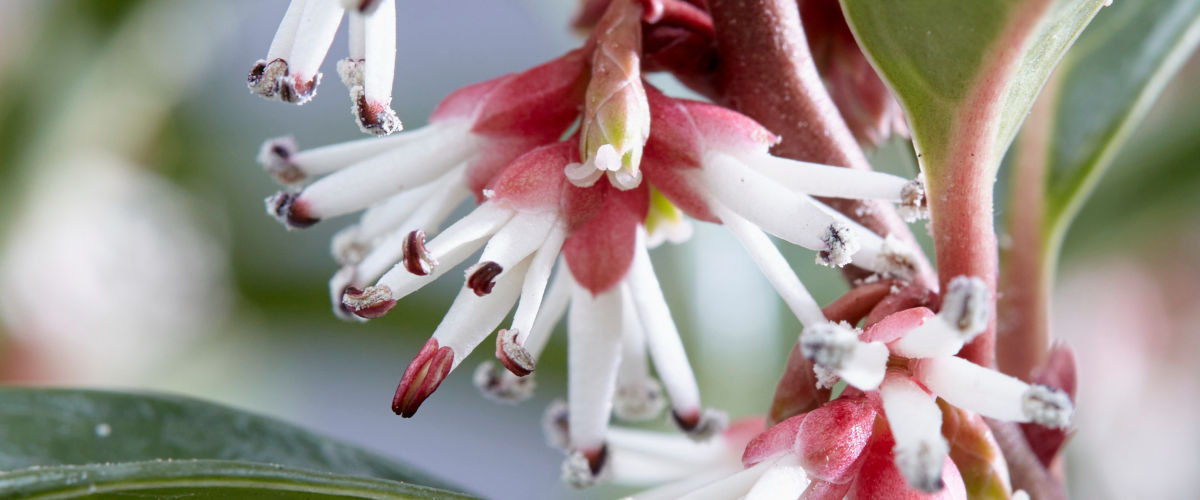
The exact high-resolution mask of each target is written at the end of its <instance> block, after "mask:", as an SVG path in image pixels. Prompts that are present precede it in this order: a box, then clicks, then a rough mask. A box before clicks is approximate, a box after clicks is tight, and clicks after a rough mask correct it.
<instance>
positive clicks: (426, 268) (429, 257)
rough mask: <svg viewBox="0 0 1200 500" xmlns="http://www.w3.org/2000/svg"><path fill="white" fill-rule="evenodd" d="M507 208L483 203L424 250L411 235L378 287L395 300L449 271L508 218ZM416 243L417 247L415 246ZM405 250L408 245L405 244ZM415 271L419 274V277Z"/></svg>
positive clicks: (422, 240) (510, 213)
mask: <svg viewBox="0 0 1200 500" xmlns="http://www.w3.org/2000/svg"><path fill="white" fill-rule="evenodd" d="M512 216H513V212H512V210H509V209H507V208H503V207H498V206H496V205H493V204H491V203H484V204H482V205H480V206H478V207H476V208H475V210H472V211H471V213H470V214H467V216H466V217H463V218H462V219H459V220H458V221H457V222H455V223H454V224H452V225H451V226H450V227H448V228H446V230H445V231H443V232H442V234H440V235H438V237H436V238H434V239H433V240H432V241H430V242H429V246H428V248H427V247H426V246H425V245H424V244H423V243H424V239H423V238H422V237H421V236H420V235H411V234H410V238H412V240H411V242H412V243H414V246H413V247H412V248H410V249H408V250H409V251H408V252H406V253H405V255H404V259H403V260H402V261H401V263H400V264H397V265H396V267H394V268H392V270H390V271H388V272H387V273H386V274H384V275H383V277H381V278H379V284H384V285H387V286H388V287H390V288H391V289H392V291H393V293H394V294H395V296H394V297H393V298H395V299H399V298H401V297H404V296H405V295H408V294H409V293H412V292H413V291H415V290H417V289H420V288H421V287H422V286H425V285H426V284H428V283H430V282H432V281H433V280H435V279H437V278H438V277H439V276H441V275H442V273H444V272H445V270H446V269H449V268H452V267H454V266H455V265H457V264H458V263H459V262H462V261H463V259H466V258H467V257H468V256H469V255H471V254H472V253H475V251H476V250H478V249H479V247H481V246H483V243H484V241H485V240H486V238H488V237H489V236H491V235H492V234H494V233H495V232H496V230H498V229H500V227H501V226H503V225H504V223H505V222H508V220H509V219H510V218H512ZM417 243H420V244H417ZM405 246H406V247H408V242H406V245H405ZM417 271H421V273H420V274H418V273H417Z"/></svg>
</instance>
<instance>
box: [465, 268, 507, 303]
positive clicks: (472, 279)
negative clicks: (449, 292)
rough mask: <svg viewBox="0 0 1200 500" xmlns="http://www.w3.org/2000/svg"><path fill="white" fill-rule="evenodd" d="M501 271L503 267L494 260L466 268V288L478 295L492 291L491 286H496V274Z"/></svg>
mask: <svg viewBox="0 0 1200 500" xmlns="http://www.w3.org/2000/svg"><path fill="white" fill-rule="evenodd" d="M503 271H504V268H503V267H502V266H500V264H497V263H495V262H491V261H488V262H480V263H478V264H475V265H474V266H471V267H469V268H467V288H470V289H471V290H472V291H473V292H475V295H478V296H480V297H482V296H484V295H487V294H489V293H492V287H495V286H496V281H495V279H496V276H499V275H500V273H501V272H503Z"/></svg>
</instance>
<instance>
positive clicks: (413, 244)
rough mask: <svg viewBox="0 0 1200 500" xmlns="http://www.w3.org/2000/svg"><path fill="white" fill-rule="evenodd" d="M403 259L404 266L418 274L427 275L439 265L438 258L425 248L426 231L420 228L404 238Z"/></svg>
mask: <svg viewBox="0 0 1200 500" xmlns="http://www.w3.org/2000/svg"><path fill="white" fill-rule="evenodd" d="M402 261H403V262H404V268H405V269H407V270H408V272H410V273H413V274H415V275H417V276H425V275H427V274H429V273H431V272H433V268H434V267H437V259H434V258H433V254H431V253H429V250H428V249H426V248H425V231H422V230H420V229H418V230H416V231H413V232H411V233H408V236H407V237H405V238H404V249H403V257H402Z"/></svg>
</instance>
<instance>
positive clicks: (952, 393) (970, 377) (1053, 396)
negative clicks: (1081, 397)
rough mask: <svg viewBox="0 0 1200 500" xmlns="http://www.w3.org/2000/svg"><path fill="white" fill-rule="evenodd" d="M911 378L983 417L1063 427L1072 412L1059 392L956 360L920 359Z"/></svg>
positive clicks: (963, 360) (1063, 395)
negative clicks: (913, 377)
mask: <svg viewBox="0 0 1200 500" xmlns="http://www.w3.org/2000/svg"><path fill="white" fill-rule="evenodd" d="M914 376H915V377H916V378H917V380H920V381H921V383H922V384H925V386H926V387H928V388H929V390H931V391H933V392H934V394H937V395H938V396H939V397H941V398H942V399H945V400H946V402H948V403H950V404H952V405H954V406H958V407H960V408H964V409H967V410H971V411H973V412H975V413H978V414H980V415H983V416H985V417H990V418H995V419H998V420H1008V421H1012V422H1037V423H1039V424H1042V425H1047V426H1050V427H1066V426H1067V425H1069V424H1070V419H1071V414H1072V413H1073V407H1072V404H1071V400H1070V399H1069V398H1067V396H1066V394H1064V393H1062V392H1061V391H1058V390H1056V389H1050V388H1048V387H1045V386H1030V385H1029V384H1026V383H1025V382H1022V381H1021V380H1020V379H1017V378H1015V377H1010V376H1008V375H1005V374H1003V373H1000V372H998V371H995V370H991V369H988V368H984V367H982V366H979V365H977V364H975V363H972V362H970V361H967V360H965V359H962V358H958V357H953V356H947V357H939V358H929V359H923V360H921V361H920V363H919V364H918V365H917V367H916V370H915V374H914Z"/></svg>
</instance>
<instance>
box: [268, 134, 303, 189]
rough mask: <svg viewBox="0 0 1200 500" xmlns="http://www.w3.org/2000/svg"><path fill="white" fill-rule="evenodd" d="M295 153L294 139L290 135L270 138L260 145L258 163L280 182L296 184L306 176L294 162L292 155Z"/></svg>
mask: <svg viewBox="0 0 1200 500" xmlns="http://www.w3.org/2000/svg"><path fill="white" fill-rule="evenodd" d="M295 154H296V140H295V139H293V138H292V137H291V136H287V137H278V138H275V139H271V140H269V141H267V142H265V143H263V145H262V149H261V150H260V151H259V152H258V163H260V164H261V165H262V166H263V168H264V169H266V171H267V173H269V174H271V177H274V178H275V181H276V182H279V183H280V184H296V183H299V182H300V181H303V180H304V179H305V178H306V177H307V176H306V175H305V174H304V172H303V171H302V170H300V168H299V167H297V166H296V164H295V163H292V156H293V155H295Z"/></svg>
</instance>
